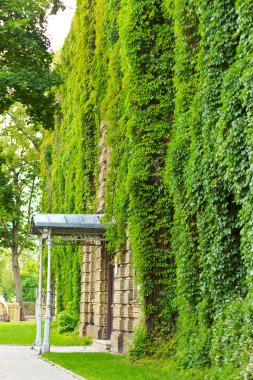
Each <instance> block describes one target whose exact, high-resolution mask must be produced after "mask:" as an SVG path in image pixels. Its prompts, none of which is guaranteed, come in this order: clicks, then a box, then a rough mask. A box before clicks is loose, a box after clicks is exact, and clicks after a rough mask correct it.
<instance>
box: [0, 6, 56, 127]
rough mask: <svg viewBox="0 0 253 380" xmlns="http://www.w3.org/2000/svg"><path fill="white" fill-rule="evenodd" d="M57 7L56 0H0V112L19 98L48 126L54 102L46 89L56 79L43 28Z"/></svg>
mask: <svg viewBox="0 0 253 380" xmlns="http://www.w3.org/2000/svg"><path fill="white" fill-rule="evenodd" d="M60 7H63V5H62V3H61V1H60V0H54V1H49V0H33V1H26V0H20V1H15V0H1V7H0V113H3V112H4V111H6V110H8V109H9V107H10V106H11V105H12V104H13V103H14V102H16V101H19V102H21V103H23V104H25V105H26V106H27V111H28V113H29V114H30V115H31V117H32V118H34V120H39V121H40V122H42V123H43V125H44V126H45V127H47V128H48V127H50V126H52V124H53V114H54V109H55V102H54V94H53V93H52V92H50V89H51V88H52V86H53V85H55V84H57V83H58V82H59V78H58V76H57V75H56V74H55V73H54V72H52V70H51V64H52V53H51V52H50V43H49V40H48V38H47V37H46V36H45V28H46V18H47V14H48V13H49V12H50V11H51V13H55V12H57V10H58V9H59V8H60Z"/></svg>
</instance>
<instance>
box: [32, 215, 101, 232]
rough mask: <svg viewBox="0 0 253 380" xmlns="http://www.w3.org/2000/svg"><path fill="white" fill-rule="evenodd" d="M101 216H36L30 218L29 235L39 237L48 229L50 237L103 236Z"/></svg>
mask: <svg viewBox="0 0 253 380" xmlns="http://www.w3.org/2000/svg"><path fill="white" fill-rule="evenodd" d="M102 216H103V215H102V214H37V215H33V216H32V220H31V229H30V233H31V234H33V235H41V234H42V233H43V231H45V229H50V231H51V235H52V236H61V235H90V236H92V235H96V234H97V235H103V233H104V232H105V230H106V226H104V225H102V224H101V222H100V218H101V217H102Z"/></svg>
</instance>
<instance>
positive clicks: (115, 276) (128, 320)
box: [80, 123, 140, 353]
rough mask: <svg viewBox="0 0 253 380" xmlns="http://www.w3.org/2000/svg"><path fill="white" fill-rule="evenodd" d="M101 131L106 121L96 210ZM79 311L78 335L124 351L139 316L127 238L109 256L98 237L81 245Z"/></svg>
mask: <svg viewBox="0 0 253 380" xmlns="http://www.w3.org/2000/svg"><path fill="white" fill-rule="evenodd" d="M105 135H106V123H102V125H101V139H100V143H99V148H100V151H101V154H100V159H99V166H100V174H99V191H98V209H97V213H103V211H104V196H105V182H106V173H107V171H108V148H107V147H106V145H105ZM80 312H81V323H80V335H82V336H83V335H89V336H91V337H92V338H93V339H109V340H110V341H111V351H112V352H114V353H123V352H126V350H127V347H128V342H129V340H130V339H131V335H132V332H133V330H134V327H135V326H136V324H137V323H138V321H139V318H140V308H139V304H138V301H137V291H136V286H135V284H134V267H133V265H132V254H131V249H130V244H129V239H127V243H126V248H125V251H124V252H121V253H120V254H119V253H118V254H117V255H116V256H115V257H114V258H113V260H111V258H110V257H109V255H108V253H107V252H106V246H105V243H104V242H102V241H99V240H98V241H96V246H86V247H84V249H83V262H82V281H81V310H80Z"/></svg>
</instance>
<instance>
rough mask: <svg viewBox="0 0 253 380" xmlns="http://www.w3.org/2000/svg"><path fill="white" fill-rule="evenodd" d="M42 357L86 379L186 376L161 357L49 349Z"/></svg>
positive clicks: (145, 379) (154, 379) (153, 379)
mask: <svg viewBox="0 0 253 380" xmlns="http://www.w3.org/2000/svg"><path fill="white" fill-rule="evenodd" d="M43 357H45V358H47V359H49V360H50V361H52V362H54V363H57V364H59V365H61V366H62V367H65V368H67V369H69V370H71V371H73V372H75V373H77V374H79V375H81V376H83V377H85V378H86V379H87V380H122V379H124V380H132V379H133V380H134V379H136V380H137V379H138V380H165V379H166V380H185V379H186V377H183V376H181V375H180V374H178V372H177V371H176V370H175V368H172V367H171V366H167V367H166V366H164V363H163V366H162V367H161V366H160V365H161V363H159V361H155V362H154V361H151V360H145V361H142V362H140V363H139V364H133V363H131V362H129V361H128V360H127V358H126V357H125V356H120V355H112V354H107V353H83V354H82V353H70V354H58V353H46V354H44V355H43Z"/></svg>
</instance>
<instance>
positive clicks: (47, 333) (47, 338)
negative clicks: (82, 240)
mask: <svg viewBox="0 0 253 380" xmlns="http://www.w3.org/2000/svg"><path fill="white" fill-rule="evenodd" d="M47 245H48V256H47V298H46V315H45V330H44V340H43V345H42V353H44V352H49V351H50V320H51V252H52V239H51V233H50V232H49V235H48V239H47Z"/></svg>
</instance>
